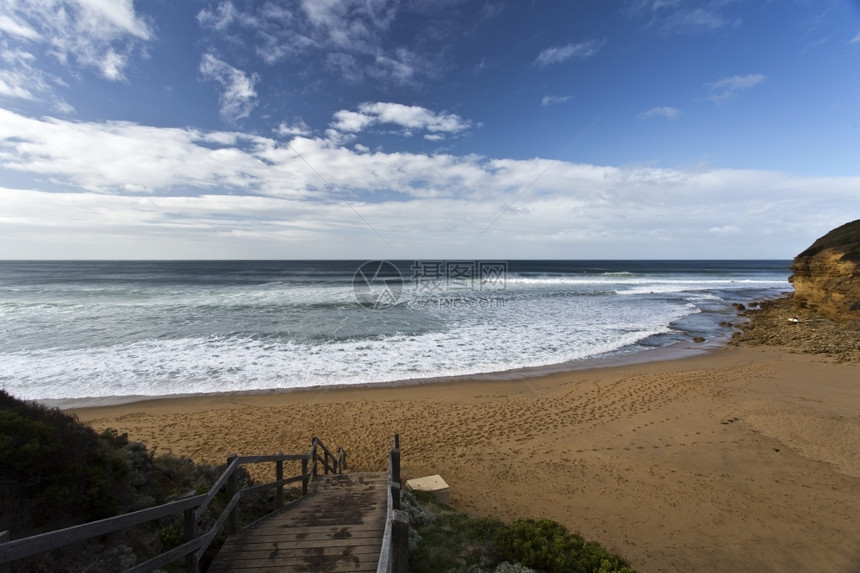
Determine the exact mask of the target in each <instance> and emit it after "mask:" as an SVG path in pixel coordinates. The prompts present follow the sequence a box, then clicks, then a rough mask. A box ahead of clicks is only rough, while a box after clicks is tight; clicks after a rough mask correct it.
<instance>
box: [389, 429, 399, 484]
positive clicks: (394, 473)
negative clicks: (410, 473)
mask: <svg viewBox="0 0 860 573" xmlns="http://www.w3.org/2000/svg"><path fill="white" fill-rule="evenodd" d="M391 480H392V481H396V482H397V483H400V436H399V435H398V434H394V447H393V448H391Z"/></svg>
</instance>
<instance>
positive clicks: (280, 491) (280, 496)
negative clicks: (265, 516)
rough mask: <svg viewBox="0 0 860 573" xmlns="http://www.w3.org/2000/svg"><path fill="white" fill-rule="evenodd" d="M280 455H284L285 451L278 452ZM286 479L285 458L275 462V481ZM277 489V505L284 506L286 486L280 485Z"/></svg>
mask: <svg viewBox="0 0 860 573" xmlns="http://www.w3.org/2000/svg"><path fill="white" fill-rule="evenodd" d="M278 455H279V456H282V455H284V452H278ZM282 479H284V460H278V461H276V462H275V481H281V480H282ZM276 489H277V491H276V492H275V507H283V506H284V486H283V485H278V486H277V488H276Z"/></svg>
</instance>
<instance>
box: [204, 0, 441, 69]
mask: <svg viewBox="0 0 860 573" xmlns="http://www.w3.org/2000/svg"><path fill="white" fill-rule="evenodd" d="M400 10H401V3H400V2H399V0H297V1H293V2H283V3H278V4H275V3H272V2H265V3H263V2H258V3H254V2H251V3H247V4H246V6H245V7H243V8H237V5H236V4H234V3H232V2H230V1H229V0H222V1H219V2H218V3H217V4H214V5H210V7H207V8H203V9H202V10H200V12H199V13H198V15H197V20H198V22H199V23H200V25H201V26H202V27H203V28H204V29H205V30H208V31H212V32H216V34H213V35H212V36H211V37H210V39H211V40H213V41H218V40H219V39H221V38H227V41H228V42H229V43H230V47H231V49H236V46H237V43H236V42H233V41H231V38H232V36H231V31H232V30H235V29H241V30H242V31H243V32H244V33H245V37H244V38H243V41H242V43H243V44H244V43H245V42H247V38H248V37H250V38H253V41H252V46H253V49H254V52H255V53H256V55H257V56H258V57H260V58H261V59H262V60H263V61H265V62H266V63H268V64H275V63H278V62H281V61H284V60H291V61H299V60H302V61H304V60H308V54H319V55H320V56H321V57H322V58H323V59H324V61H325V65H326V67H327V68H328V69H330V70H332V71H334V72H335V73H337V74H338V76H339V77H341V78H342V79H344V80H346V81H348V82H350V83H358V82H361V81H363V80H365V79H367V78H373V79H376V80H383V81H390V82H393V83H396V84H414V83H417V82H418V81H419V80H420V79H421V78H424V77H432V76H433V75H434V73H435V72H434V65H433V63H432V62H431V61H430V60H428V59H426V58H423V57H421V56H419V55H418V54H417V53H416V52H414V51H412V50H410V49H407V48H406V47H405V46H403V45H398V44H397V43H396V42H395V40H394V38H393V37H392V36H391V35H390V34H389V31H390V28H391V27H392V26H393V23H394V21H395V20H396V18H397V16H398V13H399V12H400Z"/></svg>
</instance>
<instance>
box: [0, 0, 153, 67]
mask: <svg viewBox="0 0 860 573" xmlns="http://www.w3.org/2000/svg"><path fill="white" fill-rule="evenodd" d="M0 30H2V31H4V32H7V33H9V34H10V35H11V36H13V37H14V38H15V39H17V40H19V41H21V42H23V43H24V44H25V45H27V46H38V47H39V48H40V49H42V50H43V51H44V53H45V54H46V55H51V56H53V57H54V58H56V59H57V60H58V61H59V62H60V63H62V64H64V65H69V64H74V65H77V66H80V67H84V68H92V69H95V70H96V71H98V73H99V74H100V75H101V76H102V77H104V78H105V79H108V80H111V81H120V80H124V79H125V75H124V70H125V68H126V66H127V64H128V60H129V58H130V57H131V55H132V53H133V52H134V51H135V49H136V48H137V46H138V45H139V44H140V43H141V42H145V41H148V40H151V39H152V38H153V35H154V34H153V31H152V28H151V26H150V25H149V23H148V22H147V21H146V20H145V19H144V18H142V17H141V16H139V15H138V14H137V13H136V12H135V10H134V5H133V3H132V0H74V1H64V0H42V1H35V0H30V1H23V2H6V3H3V5H2V6H0ZM19 71H22V70H19ZM23 71H26V70H23Z"/></svg>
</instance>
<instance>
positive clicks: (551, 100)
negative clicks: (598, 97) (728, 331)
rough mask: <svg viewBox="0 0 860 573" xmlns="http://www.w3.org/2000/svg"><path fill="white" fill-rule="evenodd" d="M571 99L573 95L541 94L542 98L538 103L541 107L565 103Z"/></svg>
mask: <svg viewBox="0 0 860 573" xmlns="http://www.w3.org/2000/svg"><path fill="white" fill-rule="evenodd" d="M572 99H573V96H570V95H566V96H555V95H547V96H543V99H542V100H541V102H540V104H541V105H542V106H543V107H549V106H551V105H559V104H562V103H567V102H569V101H570V100H572Z"/></svg>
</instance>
